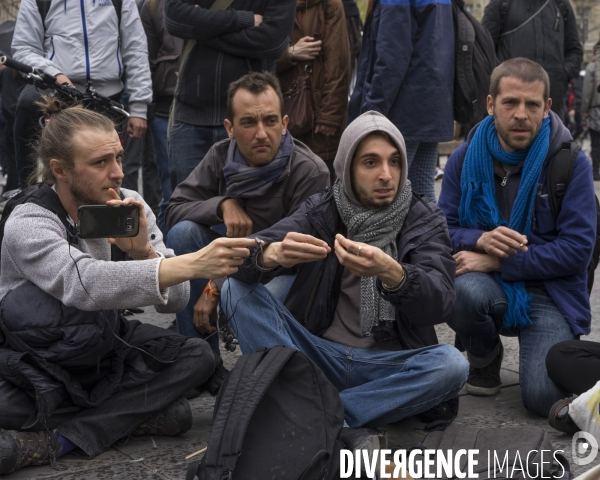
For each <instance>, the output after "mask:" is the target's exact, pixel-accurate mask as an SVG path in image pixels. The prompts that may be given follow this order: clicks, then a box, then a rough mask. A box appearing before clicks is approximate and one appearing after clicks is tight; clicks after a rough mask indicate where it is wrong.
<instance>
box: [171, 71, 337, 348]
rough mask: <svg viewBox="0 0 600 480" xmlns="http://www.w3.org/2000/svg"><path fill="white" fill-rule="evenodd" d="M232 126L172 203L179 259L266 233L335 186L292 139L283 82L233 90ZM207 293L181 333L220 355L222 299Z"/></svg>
mask: <svg viewBox="0 0 600 480" xmlns="http://www.w3.org/2000/svg"><path fill="white" fill-rule="evenodd" d="M224 124H225V129H226V130H227V134H228V136H229V138H228V139H226V140H222V141H220V142H217V143H216V144H215V145H213V146H212V147H211V149H210V150H209V151H208V153H207V154H206V156H205V157H204V159H203V160H202V162H200V163H199V164H198V166H197V167H196V168H195V169H194V170H193V171H192V173H191V174H190V175H189V177H188V178H187V179H186V180H184V181H183V182H182V183H181V184H179V186H178V187H177V188H176V189H175V191H174V192H173V195H172V196H171V201H170V204H169V206H168V208H167V211H166V221H167V224H168V225H169V227H171V228H172V229H171V231H170V232H169V236H168V239H167V243H168V245H169V246H170V248H172V249H173V250H174V251H175V253H176V254H177V255H182V254H185V253H190V252H195V251H197V250H199V249H201V248H203V247H204V246H206V245H208V244H209V243H210V242H212V241H213V240H214V239H215V238H217V237H220V236H222V235H226V236H227V237H230V238H240V237H245V236H247V235H250V234H252V233H254V232H259V231H261V230H264V229H266V228H268V227H270V226H271V225H273V224H275V223H277V222H278V221H279V220H281V219H282V218H285V217H287V216H288V215H290V214H292V213H293V212H294V211H295V210H296V209H297V208H298V207H299V206H300V205H301V204H302V203H303V202H304V201H305V200H306V199H307V198H308V197H310V196H311V195H314V194H315V193H317V192H318V191H320V190H323V189H325V187H327V186H329V170H328V169H327V166H326V165H325V163H324V162H323V160H321V159H320V158H319V157H318V156H317V155H315V154H314V153H313V152H312V151H311V150H310V149H309V148H308V147H307V146H306V145H304V144H303V143H302V142H299V141H297V140H295V139H294V138H292V136H291V135H290V133H289V132H288V131H287V129H286V127H287V124H288V117H287V115H284V114H283V98H282V94H281V89H280V87H279V82H278V80H277V78H276V77H274V76H273V75H271V74H270V73H267V72H253V73H249V74H247V75H244V76H243V77H241V78H240V79H239V80H237V81H235V82H233V83H232V84H231V85H230V86H229V91H228V94H227V119H225V121H224ZM211 227H212V228H211ZM216 230H217V231H218V232H217V231H216ZM290 280H293V277H290V276H285V277H281V278H280V279H278V280H277V281H276V282H274V283H273V284H272V285H270V287H269V288H270V289H271V291H273V292H274V293H275V294H276V295H278V296H283V297H285V293H286V292H287V290H288V289H289V285H291V281H290ZM205 286H206V280H203V279H200V280H192V282H191V284H190V300H189V302H188V305H187V307H186V308H185V310H184V311H183V312H180V313H178V314H177V330H178V331H179V333H180V334H182V335H186V336H190V337H201V338H207V340H208V342H209V343H210V344H211V347H212V348H213V351H214V352H215V353H217V354H218V352H219V347H218V337H217V334H216V333H215V332H216V327H215V326H214V325H212V324H210V321H209V317H210V315H211V312H214V311H215V310H214V308H215V307H216V304H217V302H218V296H215V295H214V294H209V295H207V294H204V295H201V294H202V292H203V289H204V288H205ZM215 289H216V286H214V287H213V292H214V291H215ZM217 291H218V290H217Z"/></svg>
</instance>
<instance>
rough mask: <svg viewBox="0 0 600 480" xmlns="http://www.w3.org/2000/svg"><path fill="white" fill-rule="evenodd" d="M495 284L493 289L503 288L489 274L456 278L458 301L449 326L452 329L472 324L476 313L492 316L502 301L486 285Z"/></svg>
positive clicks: (468, 274) (475, 274)
mask: <svg viewBox="0 0 600 480" xmlns="http://www.w3.org/2000/svg"><path fill="white" fill-rule="evenodd" d="M490 280H491V281H492V282H493V284H491V286H492V287H498V288H501V287H500V286H499V285H498V284H497V283H496V280H495V279H493V277H491V275H489V274H487V273H466V274H464V275H460V276H459V277H457V278H456V281H455V289H456V301H455V303H454V312H453V315H452V317H451V320H450V321H449V322H448V324H449V325H450V326H451V327H452V328H455V327H460V326H461V325H464V324H465V323H470V322H472V321H473V319H474V318H476V317H477V316H476V315H473V314H474V313H478V314H483V315H486V314H491V313H492V310H493V308H494V305H495V304H496V303H498V301H500V298H497V295H495V293H496V292H494V290H490V289H489V288H486V284H489V283H490Z"/></svg>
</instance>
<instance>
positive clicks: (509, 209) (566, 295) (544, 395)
mask: <svg viewBox="0 0 600 480" xmlns="http://www.w3.org/2000/svg"><path fill="white" fill-rule="evenodd" d="M549 92H550V81H549V79H548V74H547V73H546V72H545V71H544V69H543V68H542V67H541V66H540V65H539V64H537V63H535V62H533V61H531V60H528V59H526V58H513V59H510V60H506V61H505V62H503V63H501V64H500V65H499V66H498V67H496V68H495V69H494V71H493V72H492V76H491V84H490V95H488V97H487V110H488V113H489V116H488V117H487V118H486V119H485V120H483V121H482V122H481V123H479V125H478V126H477V127H476V128H474V129H473V130H472V131H471V133H470V134H469V137H468V139H467V142H466V143H464V144H463V145H461V146H460V147H458V148H457V149H456V150H455V151H454V153H453V154H452V155H451V156H450V158H449V159H448V163H447V164H446V169H445V173H444V182H443V183H442V193H441V195H440V202H439V205H440V208H441V209H442V210H443V212H444V213H445V214H446V218H447V220H448V229H449V230H450V237H451V238H452V243H453V245H454V252H455V254H454V258H455V259H456V277H457V278H456V302H455V303H454V312H453V314H452V317H451V319H450V320H449V321H448V325H450V327H451V328H452V329H453V330H454V331H455V332H456V333H457V339H458V341H459V342H460V344H461V345H462V347H464V349H465V350H466V351H467V358H468V359H469V363H470V370H469V379H468V380H467V385H466V387H467V391H468V392H469V393H471V394H472V395H496V394H497V393H498V392H499V391H500V388H501V385H502V383H501V381H500V368H501V366H502V356H503V347H502V341H501V340H500V336H501V335H507V336H518V337H519V345H520V350H521V352H520V365H519V380H520V384H521V393H522V396H523V404H524V405H525V407H526V408H527V409H528V410H531V411H532V412H534V413H537V414H538V415H542V416H547V415H548V412H549V410H550V407H551V406H552V405H553V404H554V403H555V402H556V401H557V400H559V399H560V398H562V397H563V396H564V392H563V391H561V390H560V389H559V388H558V387H557V386H556V385H554V383H552V381H551V380H550V378H549V376H548V373H547V371H546V364H545V361H546V354H547V353H548V350H549V349H550V347H552V346H553V345H555V344H556V343H558V342H561V341H564V340H573V339H575V338H577V337H578V336H579V335H587V334H589V332H590V324H591V311H590V299H589V295H588V291H587V269H588V265H589V264H590V261H591V258H592V252H593V249H594V245H595V241H596V204H595V197H594V184H593V181H592V175H591V171H590V170H591V167H590V162H589V160H588V159H587V158H586V156H585V154H584V153H583V152H581V151H579V152H578V153H577V156H576V158H575V160H574V166H573V171H572V176H571V179H570V181H569V183H568V185H567V186H566V189H565V191H564V196H563V197H562V205H561V209H560V212H559V213H558V215H557V217H556V219H555V218H554V215H553V214H552V208H551V201H550V199H549V198H548V195H549V188H548V185H547V175H546V171H547V168H548V164H549V162H550V160H551V159H552V158H553V157H554V156H555V155H556V154H558V152H560V150H561V149H562V148H563V147H562V146H563V143H565V142H571V141H572V140H573V138H572V137H571V134H570V132H569V130H567V128H566V127H565V126H564V124H563V122H562V121H561V120H560V118H559V117H558V115H556V114H555V113H554V112H552V111H550V106H551V105H552V99H550V98H549Z"/></svg>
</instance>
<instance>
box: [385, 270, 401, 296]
mask: <svg viewBox="0 0 600 480" xmlns="http://www.w3.org/2000/svg"><path fill="white" fill-rule="evenodd" d="M405 279H406V273H405V272H404V271H402V278H401V279H400V281H399V282H398V284H397V285H394V286H393V287H388V286H387V285H386V284H385V283H383V282H381V286H382V287H383V289H384V290H386V291H388V292H397V291H398V290H400V289H401V288H402V286H403V285H404V280H405Z"/></svg>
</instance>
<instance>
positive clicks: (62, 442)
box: [0, 107, 255, 474]
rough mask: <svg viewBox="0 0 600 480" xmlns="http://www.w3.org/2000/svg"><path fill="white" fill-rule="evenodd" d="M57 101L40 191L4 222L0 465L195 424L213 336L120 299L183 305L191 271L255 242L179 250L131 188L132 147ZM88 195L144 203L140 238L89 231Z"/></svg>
mask: <svg viewBox="0 0 600 480" xmlns="http://www.w3.org/2000/svg"><path fill="white" fill-rule="evenodd" d="M53 109H54V107H52V108H50V107H49V108H48V112H47V113H52V114H53V118H52V121H51V122H49V123H48V124H47V125H46V127H45V128H44V130H43V132H42V136H41V140H40V146H39V148H38V151H37V154H38V156H39V157H40V159H41V162H42V165H43V168H42V170H41V172H40V173H41V175H42V177H43V179H44V182H45V183H44V184H42V185H41V186H38V185H36V186H32V187H29V188H30V189H31V190H28V191H27V193H30V192H33V193H32V195H31V197H29V201H27V202H25V203H22V204H19V205H17V206H15V207H14V210H12V213H11V214H10V216H9V217H8V219H7V221H6V223H5V224H4V237H3V241H2V251H1V257H0V260H1V263H0V266H1V268H0V299H2V322H0V329H1V334H0V474H5V473H10V472H12V471H15V470H18V469H19V468H22V467H25V466H28V465H41V464H44V463H49V462H54V461H55V460H56V458H58V457H60V456H61V455H64V454H65V453H68V452H69V451H71V450H73V449H79V450H80V453H82V454H83V455H85V456H87V457H94V456H96V455H98V454H100V453H102V452H103V451H105V450H106V449H108V448H110V446H111V445H112V444H113V443H114V442H116V441H117V440H119V439H121V438H123V437H126V436H128V435H133V436H137V435H146V434H151V435H178V434H180V433H184V432H185V431H187V430H189V429H190V428H191V426H192V413H191V408H190V405H189V403H188V402H187V400H185V398H182V396H183V394H184V393H185V392H186V391H188V390H190V389H192V388H194V387H197V386H199V385H200V384H202V383H204V382H205V381H206V380H207V379H209V377H210V376H211V375H212V373H213V372H214V370H215V364H216V362H215V357H214V355H213V354H212V352H211V351H210V348H209V346H208V345H207V344H206V342H204V341H202V340H200V339H195V338H193V339H190V338H187V337H183V336H181V335H177V334H175V333H173V332H168V331H167V330H164V329H162V328H159V327H155V326H153V325H147V324H141V323H140V322H139V321H137V320H131V321H127V320H126V319H125V318H124V317H122V316H121V315H120V310H119V309H124V308H125V307H131V306H136V307H139V306H145V305H155V306H156V309H157V311H159V312H164V313H168V312H176V311H178V310H180V309H182V308H183V307H184V306H185V304H186V303H187V300H188V295H189V286H188V283H187V281H188V280H189V279H191V278H199V277H203V276H206V277H218V276H224V275H229V274H232V273H234V272H235V271H237V265H240V264H241V263H242V261H243V257H245V256H247V255H248V254H249V250H248V248H247V247H248V246H250V245H251V244H253V243H254V244H255V242H254V241H253V240H250V239H225V238H223V239H218V240H216V241H215V242H213V243H212V244H211V245H209V246H207V247H206V248H204V249H202V250H200V251H198V252H193V253H190V254H188V255H184V256H180V257H175V256H174V255H173V251H172V250H169V249H167V248H165V245H164V244H163V242H162V235H161V233H160V230H159V229H158V228H157V226H156V221H155V218H154V215H153V214H152V212H151V210H150V209H149V207H148V205H146V204H145V203H144V201H143V200H142V198H141V197H140V196H139V195H138V194H137V193H135V192H133V191H127V190H124V189H121V188H120V185H121V181H122V179H123V171H122V169H121V161H122V157H123V148H122V146H121V142H120V140H119V136H118V135H117V132H116V131H115V128H114V125H113V124H112V122H111V121H110V120H109V119H108V118H106V117H104V116H102V115H100V114H99V113H96V112H92V111H89V110H85V109H83V108H68V109H66V110H63V111H59V112H57V111H56V110H55V109H54V111H52V110H53ZM33 189H35V191H34V190H33ZM118 192H121V193H122V194H123V197H125V198H124V199H122V197H121V196H119V193H118ZM84 205H112V206H117V205H121V206H123V205H134V206H136V207H137V208H138V209H139V215H140V217H139V233H138V235H136V236H135V237H127V238H109V239H105V238H87V239H82V238H78V237H77V233H76V230H75V228H74V225H75V224H77V219H78V208H79V207H81V206H84ZM5 214H6V210H5ZM32 232H35V233H34V234H32ZM111 260H112V261H111ZM117 260H118V261H117ZM51 430H52V431H51Z"/></svg>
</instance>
